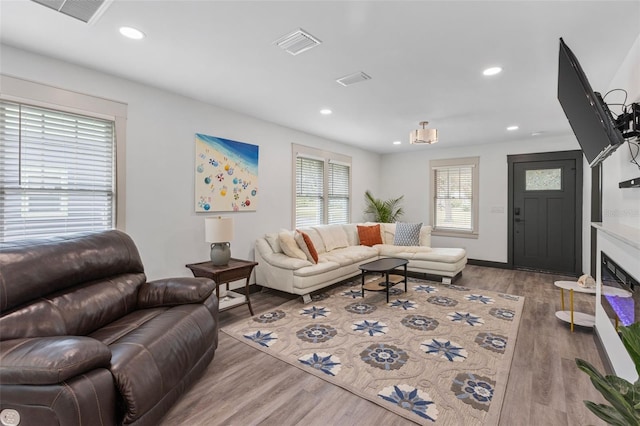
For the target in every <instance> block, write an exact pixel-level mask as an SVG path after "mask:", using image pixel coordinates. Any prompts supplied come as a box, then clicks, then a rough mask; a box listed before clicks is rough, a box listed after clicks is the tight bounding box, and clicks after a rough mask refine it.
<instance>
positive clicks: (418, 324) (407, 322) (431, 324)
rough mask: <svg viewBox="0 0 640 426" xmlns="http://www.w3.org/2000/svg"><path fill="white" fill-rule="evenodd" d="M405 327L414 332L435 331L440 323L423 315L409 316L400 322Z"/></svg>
mask: <svg viewBox="0 0 640 426" xmlns="http://www.w3.org/2000/svg"><path fill="white" fill-rule="evenodd" d="M400 322H401V323H402V325H404V326H405V327H409V328H412V329H414V330H422V331H429V330H435V329H436V327H438V325H440V323H439V322H438V320H437V319H435V318H429V317H425V316H423V315H408V316H406V317H404V318H402V320H401V321H400Z"/></svg>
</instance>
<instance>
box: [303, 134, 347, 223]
mask: <svg viewBox="0 0 640 426" xmlns="http://www.w3.org/2000/svg"><path fill="white" fill-rule="evenodd" d="M291 155H292V157H291V159H292V161H291V172H292V174H291V180H292V185H291V187H292V194H291V200H292V203H291V204H292V205H291V227H292V229H295V227H296V189H297V188H296V158H298V157H307V158H313V159H317V160H324V162H325V168H324V180H323V182H324V188H323V191H324V194H325V195H326V194H328V193H329V178H328V173H329V163H339V164H344V165H347V166H349V216H348V222H349V223H350V222H351V211H352V199H353V197H352V192H351V179H352V175H353V173H352V171H353V169H352V165H351V157H350V156H348V155H343V154H337V153H335V152H330V151H324V150H322V149H317V148H312V147H309V146H305V145H298V144H295V143H292V144H291ZM325 198H326V197H325ZM327 206H328V204H327V202H326V200H325V203H324V206H323V209H324V214H323V217H324V218H325V221H326V220H327V218H328V216H329V215H328V212H327Z"/></svg>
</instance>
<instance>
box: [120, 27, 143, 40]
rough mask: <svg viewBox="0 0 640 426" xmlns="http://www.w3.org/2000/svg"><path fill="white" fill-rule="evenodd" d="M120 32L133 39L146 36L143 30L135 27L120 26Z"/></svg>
mask: <svg viewBox="0 0 640 426" xmlns="http://www.w3.org/2000/svg"><path fill="white" fill-rule="evenodd" d="M120 34H122V35H123V36H125V37H127V38H130V39H133V40H142V39H143V38H144V37H145V36H144V33H143V32H142V31H140V30H137V29H135V28H133V27H120Z"/></svg>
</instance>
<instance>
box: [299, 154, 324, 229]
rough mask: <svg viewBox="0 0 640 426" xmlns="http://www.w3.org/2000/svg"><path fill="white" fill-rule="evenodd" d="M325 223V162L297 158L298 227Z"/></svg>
mask: <svg viewBox="0 0 640 426" xmlns="http://www.w3.org/2000/svg"><path fill="white" fill-rule="evenodd" d="M320 223H324V161H322V160H316V159H312V158H303V157H298V158H296V227H300V226H311V225H317V224H320Z"/></svg>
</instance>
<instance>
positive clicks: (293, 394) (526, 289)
mask: <svg viewBox="0 0 640 426" xmlns="http://www.w3.org/2000/svg"><path fill="white" fill-rule="evenodd" d="M562 279H566V280H571V279H572V278H571V277H565V276H561V275H553V274H540V273H535V272H528V271H513V270H504V269H495V268H487V267H481V266H472V265H469V266H467V267H466V268H465V270H464V273H463V275H462V277H461V278H460V279H459V280H458V281H457V282H456V284H458V285H462V286H466V287H470V288H474V289H475V288H477V289H483V290H491V291H496V292H504V293H510V294H515V295H519V296H524V297H525V298H526V299H525V305H524V311H523V317H522V319H521V322H520V331H519V333H518V339H517V342H516V348H515V354H514V358H513V362H512V365H511V373H510V376H509V382H508V384H507V392H506V396H505V400H504V404H503V407H502V413H501V416H500V422H499V425H500V426H528V425H531V426H534V425H535V426H546V425H549V426H562V425H570V426H582V425H604V423H603V422H601V421H600V420H599V419H598V418H597V417H595V416H594V415H593V414H591V412H590V411H589V410H587V408H586V407H585V406H584V404H583V402H582V401H583V400H591V401H595V402H598V403H604V402H605V401H604V399H603V398H602V397H601V396H600V394H599V393H598V392H597V391H596V390H594V389H593V386H592V385H591V382H590V381H589V378H588V377H587V375H586V374H584V373H582V372H581V371H579V370H578V369H577V368H576V366H575V362H574V359H575V358H576V357H580V358H583V359H585V360H587V361H589V362H591V363H592V364H593V365H594V366H596V368H598V369H599V370H600V371H603V365H602V361H601V360H600V358H599V356H598V352H597V349H596V345H595V342H594V340H593V333H592V330H590V329H583V328H580V327H577V328H576V330H575V331H574V332H573V333H571V332H570V330H569V324H566V323H564V322H561V321H560V320H558V319H556V317H555V312H556V311H558V310H560V290H559V289H558V288H556V287H555V286H554V285H553V282H554V281H556V280H562ZM573 280H575V278H573ZM565 297H566V298H567V299H568V294H565ZM293 298H295V297H293V296H291V295H287V294H284V293H280V292H276V291H273V290H267V291H263V292H260V293H254V294H252V295H251V301H252V305H253V309H254V313H256V314H257V313H260V312H264V311H267V310H270V309H272V308H274V307H276V306H278V305H281V304H282V303H285V302H287V301H289V300H291V299H293ZM300 303H302V302H300ZM566 303H567V309H568V300H567V301H566ZM594 306H595V300H594V297H593V295H589V294H579V293H576V294H575V309H576V311H581V312H586V313H591V314H593V312H594ZM248 315H249V312H248V309H247V307H246V306H242V307H238V308H236V309H232V310H229V311H225V312H222V313H221V314H220V326H221V328H223V327H224V326H225V325H229V324H232V323H233V322H234V321H237V320H239V319H242V318H246V317H247V316H248ZM408 424H413V423H411V422H409V421H408V420H406V419H404V418H402V417H399V416H397V415H395V414H393V413H391V412H389V411H387V410H385V409H384V408H382V407H380V406H378V405H376V404H374V403H372V402H370V401H368V400H365V399H362V398H359V397H357V396H355V395H353V394H351V393H349V392H347V391H346V390H343V389H342V388H339V387H337V386H334V385H332V384H330V383H328V382H325V381H324V380H322V379H320V378H317V377H315V376H313V375H311V374H307V373H305V372H303V371H302V370H300V369H298V368H296V367H293V366H290V365H288V364H287V363H285V362H283V361H280V360H278V359H276V358H273V357H271V356H269V355H267V354H265V353H263V352H261V351H258V350H256V349H253V348H251V347H249V346H248V345H245V344H244V343H241V342H238V341H236V340H235V339H233V338H231V337H229V336H227V335H226V334H225V333H220V341H219V345H218V349H217V350H216V353H215V358H214V359H213V361H212V362H211V364H210V365H209V367H208V369H207V370H206V372H205V374H204V376H203V377H202V378H201V379H200V380H199V381H198V382H196V383H195V384H194V385H193V387H191V389H190V390H189V391H188V392H187V393H186V394H184V395H183V396H182V398H181V399H180V400H179V401H178V402H177V403H176V404H175V405H174V406H173V408H172V409H171V411H170V412H169V413H168V414H167V415H166V416H165V418H164V419H163V421H162V423H161V425H162V426H178V425H184V426H187V425H189V426H195V425H207V426H209V425H211V426H214V425H237V426H244V425H408ZM461 426H470V425H461Z"/></svg>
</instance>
